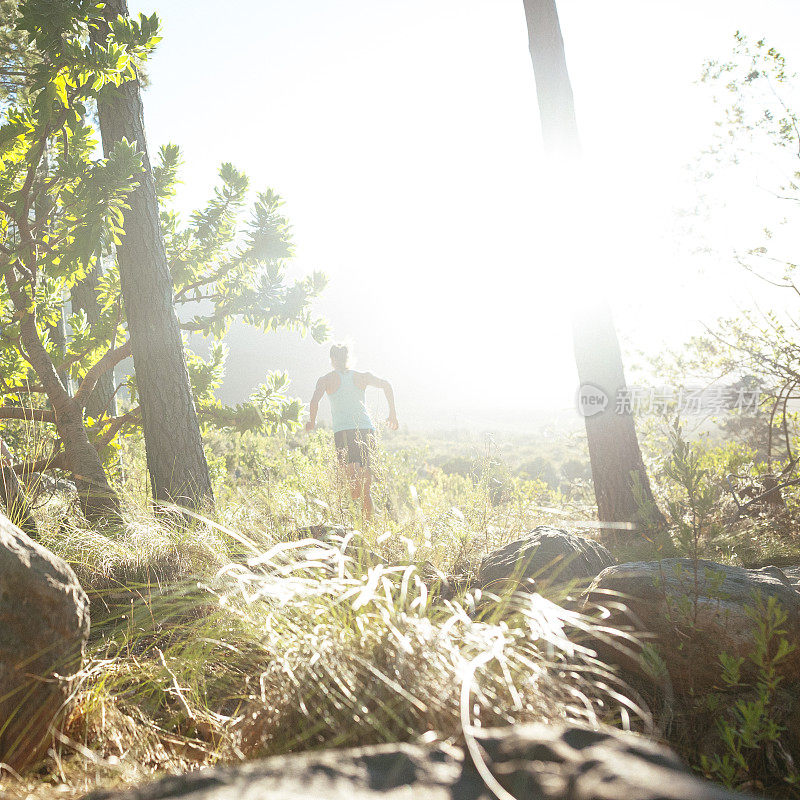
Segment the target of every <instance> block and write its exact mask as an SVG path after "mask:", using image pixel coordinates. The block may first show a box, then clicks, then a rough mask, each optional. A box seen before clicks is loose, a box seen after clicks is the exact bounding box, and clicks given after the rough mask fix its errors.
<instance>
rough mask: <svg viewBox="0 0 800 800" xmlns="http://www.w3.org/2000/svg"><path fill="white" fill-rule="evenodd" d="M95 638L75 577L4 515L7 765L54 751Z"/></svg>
mask: <svg viewBox="0 0 800 800" xmlns="http://www.w3.org/2000/svg"><path fill="white" fill-rule="evenodd" d="M88 636H89V601H88V600H87V598H86V595H85V594H84V592H83V589H81V587H80V585H79V583H78V579H77V578H76V577H75V573H74V572H73V571H72V570H71V569H70V567H69V566H68V565H67V564H66V563H65V562H64V561H62V560H61V559H60V558H57V557H56V556H54V555H53V554H52V553H50V552H49V551H48V550H45V548H44V547H42V546H41V545H39V544H37V543H36V542H34V541H33V540H32V539H30V538H29V537H28V536H26V535H25V534H24V533H23V532H22V531H21V530H20V529H19V528H17V527H16V526H15V525H13V524H12V523H11V522H9V521H8V519H7V518H6V517H4V516H3V515H2V514H0V761H2V762H4V763H6V764H9V765H10V766H11V767H13V768H14V769H16V770H20V769H22V768H24V767H26V766H27V765H29V764H30V763H32V762H33V761H35V760H36V759H37V758H38V757H39V756H40V755H41V754H42V753H43V752H44V751H45V750H46V748H47V746H48V745H49V742H50V733H51V726H52V725H53V723H54V722H57V721H58V719H59V717H60V715H61V714H62V712H63V711H64V704H65V701H66V700H67V698H68V696H69V692H70V688H71V679H72V678H73V677H74V676H75V674H76V672H77V671H78V670H79V669H80V665H81V656H82V655H83V649H84V646H85V644H86V639H87V638H88Z"/></svg>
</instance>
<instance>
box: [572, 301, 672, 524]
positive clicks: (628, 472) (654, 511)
mask: <svg viewBox="0 0 800 800" xmlns="http://www.w3.org/2000/svg"><path fill="white" fill-rule="evenodd" d="M573 337H574V344H575V362H576V364H577V367H578V380H579V382H580V385H581V387H587V388H588V389H589V391H590V393H594V392H595V390H597V389H599V390H600V393H602V394H600V393H597V396H598V397H602V396H603V395H604V396H605V400H606V405H605V408H604V409H603V410H602V411H600V412H599V413H596V414H595V413H591V414H589V415H587V416H586V417H585V421H586V438H587V439H588V442H589V459H590V461H591V464H592V483H593V484H594V494H595V498H596V499H597V515H598V517H599V519H600V521H601V522H615V523H632V524H635V525H637V526H639V525H644V526H652V525H654V524H656V525H657V524H660V523H661V522H662V521H663V519H662V517H661V513H660V512H659V510H658V508H657V506H656V504H655V500H654V498H653V492H652V489H651V487H650V481H649V479H648V477H647V470H646V469H645V466H644V462H643V460H642V452H641V450H640V449H639V440H638V439H637V437H636V428H635V426H634V420H633V414H632V413H630V412H629V411H628V410H627V409H626V408H625V404H624V398H625V392H626V383H625V371H624V368H623V366H622V355H621V353H620V349H619V341H618V340H617V332H616V331H615V330H614V322H613V320H612V318H611V309H610V308H609V307H608V306H607V305H605V304H603V305H602V306H600V307H599V308H598V307H595V308H593V309H592V310H586V311H584V312H583V313H581V314H580V315H579V317H576V319H575V322H574V324H573ZM620 400H622V405H619V404H618V401H620Z"/></svg>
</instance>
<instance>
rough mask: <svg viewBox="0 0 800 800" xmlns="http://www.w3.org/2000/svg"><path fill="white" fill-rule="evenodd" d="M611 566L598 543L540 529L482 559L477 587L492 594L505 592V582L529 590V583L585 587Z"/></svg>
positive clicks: (603, 548)
mask: <svg viewBox="0 0 800 800" xmlns="http://www.w3.org/2000/svg"><path fill="white" fill-rule="evenodd" d="M615 563H616V562H615V560H614V557H613V556H612V555H611V553H609V552H608V550H606V548H605V547H603V545H601V544H599V543H598V542H595V541H593V540H592V539H586V538H584V537H583V536H575V535H574V534H572V533H567V532H566V531H562V530H559V529H558V528H550V527H548V526H546V525H540V526H539V527H538V528H534V530H532V531H531V532H530V533H529V534H527V535H526V536H525V537H524V538H522V539H516V540H515V541H513V542H509V544H507V545H505V546H503V547H501V548H499V549H498V550H494V551H492V552H491V553H489V554H488V555H487V556H485V557H484V559H483V561H481V566H480V570H479V572H478V585H479V586H481V587H482V588H483V589H486V590H488V591H491V592H494V593H495V594H497V593H500V592H502V591H503V590H504V589H505V588H507V585H508V581H513V582H514V583H515V584H518V585H519V587H520V588H532V584H531V583H530V580H531V579H532V580H534V581H535V582H536V586H537V588H540V587H543V586H547V585H554V584H564V583H570V582H584V585H585V584H586V583H588V582H589V581H591V580H592V579H593V578H594V577H595V576H596V575H598V574H599V573H600V572H602V571H603V570H604V569H605V568H606V567H609V566H611V565H612V564H615ZM526 584H527V586H526Z"/></svg>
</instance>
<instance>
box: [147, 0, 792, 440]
mask: <svg viewBox="0 0 800 800" xmlns="http://www.w3.org/2000/svg"><path fill="white" fill-rule="evenodd" d="M154 7H155V6H154V5H153V4H152V3H142V2H138V1H137V2H135V3H133V4H132V9H131V10H132V11H139V10H142V11H152V10H153V8H154ZM157 10H158V12H159V14H160V15H161V17H162V19H163V21H164V28H165V40H164V42H163V43H162V44H161V46H160V49H159V51H158V52H157V54H156V55H155V57H154V58H153V60H152V64H151V66H150V68H149V73H150V74H151V75H152V76H153V77H152V84H151V86H150V87H149V89H148V90H147V93H146V96H145V112H146V124H147V127H148V134H149V138H150V146H151V151H155V149H156V148H157V146H158V145H160V144H161V143H164V142H166V141H175V142H177V143H178V144H180V145H181V146H182V147H183V149H184V156H185V160H186V165H185V168H184V172H183V180H184V185H183V188H182V192H181V195H180V198H179V201H178V205H179V207H180V208H182V209H184V210H186V211H188V210H190V209H191V208H194V207H196V206H199V205H201V204H202V203H203V202H204V201H205V198H206V196H207V195H208V193H209V192H210V189H211V186H212V185H213V181H214V178H215V173H216V170H217V167H218V165H219V163H220V162H221V161H225V160H230V161H233V162H234V163H235V164H236V165H237V166H238V167H239V168H241V169H244V170H245V171H247V172H248V174H249V175H250V177H251V179H252V185H253V187H254V189H259V188H262V187H265V186H272V187H274V188H275V189H277V190H278V191H279V192H280V193H281V194H282V196H283V197H284V198H285V200H286V213H287V215H288V216H289V217H290V219H291V220H292V222H293V224H294V230H295V241H296V252H297V258H296V259H295V262H294V267H293V269H294V270H296V271H297V272H305V271H308V270H311V269H321V270H323V271H324V272H326V273H327V274H328V276H329V278H330V285H329V288H328V290H327V291H326V292H325V294H324V297H323V298H322V300H321V301H320V303H319V306H318V308H319V311H320V313H321V314H323V315H324V316H326V317H327V318H328V319H329V321H330V323H331V326H332V331H333V337H334V339H346V340H350V341H351V342H353V343H354V345H355V350H356V353H357V355H358V365H357V366H359V367H360V368H364V369H371V370H372V371H374V372H376V373H379V374H381V375H385V376H387V377H391V378H392V380H393V382H394V384H395V386H396V390H397V393H398V398H399V402H400V406H401V416H402V418H403V421H404V422H406V423H407V424H409V425H412V426H414V427H420V426H425V425H428V424H433V423H434V422H437V423H447V424H461V423H465V424H469V423H480V424H486V425H501V424H503V422H504V421H509V420H515V419H518V418H519V417H520V414H521V413H522V412H525V411H530V410H531V409H562V410H564V411H565V412H566V411H567V410H568V409H570V408H571V403H572V397H573V394H574V391H575V387H576V377H575V371H574V364H573V359H572V352H571V346H570V337H569V335H568V334H569V325H570V313H571V312H570V306H571V298H574V296H575V295H576V294H579V293H580V291H581V287H585V286H586V285H591V284H590V282H591V280H592V279H596V278H597V277H598V276H602V284H603V288H604V290H605V291H606V292H607V294H608V295H609V296H610V297H611V299H612V301H613V304H614V309H615V313H616V315H617V323H618V327H619V330H620V334H621V337H622V339H623V341H625V342H626V344H627V346H628V350H629V352H634V351H638V350H639V349H650V350H652V349H657V348H660V347H662V346H663V345H664V344H665V343H666V344H675V345H676V344H678V343H680V342H682V341H683V340H685V339H686V338H688V336H689V335H691V334H693V333H695V332H697V330H698V329H699V327H700V325H701V323H702V322H703V321H705V322H711V321H713V319H714V318H716V317H717V316H718V315H719V314H721V313H725V312H727V311H730V310H731V309H732V308H735V307H736V305H737V302H738V300H739V299H740V298H743V297H745V296H746V293H747V292H749V291H750V290H751V289H752V286H751V284H747V283H745V282H744V281H743V280H742V279H741V276H738V275H735V274H734V273H735V271H736V267H735V266H733V263H732V260H731V258H730V252H731V249H732V247H733V246H734V244H735V243H736V236H737V235H739V234H741V235H742V237H743V238H744V234H745V233H746V230H745V228H744V227H743V225H742V220H743V218H746V217H747V212H746V209H747V207H748V204H750V203H757V202H758V198H757V197H755V196H752V197H751V196H749V195H748V196H745V197H743V198H741V199H740V200H741V203H740V205H741V207H742V209H743V210H740V212H739V213H740V215H741V216H740V217H735V216H734V217H733V218H732V219H731V220H730V224H729V226H728V227H727V228H725V227H723V228H722V229H720V230H719V231H718V234H719V240H718V241H715V242H713V243H711V244H712V253H711V254H710V255H709V254H708V253H706V254H704V255H702V256H701V255H697V254H694V253H693V252H692V249H693V246H694V244H695V243H693V242H688V241H684V242H679V243H678V244H677V245H676V244H674V243H671V240H672V239H674V238H675V225H676V222H675V210H676V209H677V208H681V207H685V205H687V204H689V205H691V204H692V203H693V200H692V192H693V191H694V189H693V187H691V185H690V184H691V180H692V175H691V173H690V172H689V171H687V169H686V166H687V165H688V164H689V163H690V162H691V161H692V160H693V159H694V158H695V157H696V156H697V155H698V153H699V152H700V150H701V149H702V148H703V147H704V146H706V145H707V144H708V142H709V140H710V137H711V135H712V131H713V121H714V119H715V114H716V113H717V110H716V109H715V108H714V106H712V105H710V104H709V103H708V90H707V89H706V88H705V87H702V86H698V85H696V81H697V79H698V77H699V75H700V71H701V67H702V63H703V61H704V60H705V59H707V58H710V57H725V56H726V55H727V54H728V53H729V52H730V48H731V43H732V35H733V33H734V31H735V30H737V29H742V30H743V31H744V32H745V33H747V34H749V35H751V36H752V37H754V38H758V37H760V36H765V37H766V38H767V39H768V40H769V41H770V42H771V43H772V44H774V45H775V46H776V47H778V48H779V49H780V50H782V51H783V52H785V53H786V54H787V56H788V57H789V58H790V60H793V61H794V63H795V64H800V44H798V43H797V41H796V37H794V36H792V35H791V34H790V33H789V32H790V31H797V30H798V22H800V13H799V12H798V9H797V5H796V3H793V2H790V0H785V1H783V2H779V1H778V0H773V1H772V2H763V3H759V4H754V3H752V2H704V3H698V2H683V0H667V1H664V2H657V1H654V0H649V2H647V3H642V2H618V1H616V0H608V2H604V3H597V2H589V0H565V2H563V3H560V5H559V13H560V15H561V24H562V29H563V32H564V39H565V42H566V48H567V60H568V65H569V70H570V75H571V78H572V82H573V86H574V91H575V99H576V107H577V113H578V124H579V127H580V131H581V136H582V140H583V145H584V150H585V152H586V162H587V164H588V167H587V170H588V172H589V173H591V181H592V185H593V186H594V187H595V189H594V191H595V192H596V193H597V197H596V198H595V199H592V198H588V199H587V202H585V203H581V202H580V200H581V198H576V208H583V209H585V211H584V213H585V215H586V216H584V214H583V213H582V214H576V218H575V219H574V220H573V221H572V222H573V223H574V230H573V231H571V232H562V233H560V234H559V235H566V236H569V235H573V236H575V237H576V239H579V240H581V241H582V243H583V253H584V256H583V258H582V259H581V262H582V263H581V264H580V265H576V266H575V267H574V268H573V269H570V270H567V271H566V273H567V274H565V270H563V269H559V268H558V267H557V266H554V263H557V261H558V259H557V258H556V257H555V256H556V254H555V253H554V248H557V247H558V242H557V241H556V240H557V238H558V237H554V236H552V235H550V234H551V232H550V231H548V229H547V226H548V215H547V209H548V203H549V198H548V196H547V194H546V192H545V191H544V188H543V187H546V185H547V180H546V175H545V172H544V169H545V166H544V159H543V153H542V148H541V140H540V133H539V123H538V111H537V108H536V100H535V87H534V81H533V73H532V70H531V65H530V59H529V55H528V51H527V38H526V30H525V21H524V16H523V11H522V4H521V3H520V2H519V0H458V1H456V0H435V2H433V1H432V0H380V2H375V0H371V1H370V2H368V1H367V0H302V1H301V2H298V0H270V2H268V3H263V2H255V1H251V0H238V2H235V3H229V4H227V5H226V6H225V13H219V8H218V6H217V4H215V3H212V2H210V1H209V0H196V1H195V2H192V3H191V4H189V3H186V2H185V0H184V2H178V0H162V1H161V2H160V3H158V6H157ZM200 44H202V47H199V46H198V45H200ZM201 50H202V51H203V52H204V53H205V55H204V57H202V58H198V56H197V53H198V52H200V51H201ZM215 106H216V107H217V108H218V109H219V112H218V113H215V110H214V108H215ZM223 109H224V113H223ZM232 112H233V113H232ZM231 118H233V119H235V124H233V125H231V123H230V119H231ZM562 189H563V191H565V192H567V193H569V192H570V191H571V189H570V186H568V185H566V186H563V187H562ZM578 191H582V190H580V189H579V190H578ZM645 253H647V255H646V256H645V255H644V254H645ZM654 253H655V254H656V255H655V256H654V255H653V254H654ZM721 271H727V272H728V273H730V275H731V278H730V279H729V280H726V281H723V285H725V287H726V288H725V289H720V288H719V281H718V278H719V276H720V274H721ZM712 283H713V284H714V288H713V289H712V288H711V287H712ZM688 286H691V287H692V290H691V291H688V290H687V287H688ZM229 341H230V344H231V350H232V352H231V356H230V360H229V366H228V379H227V381H226V385H225V387H224V389H223V391H222V393H221V396H222V397H223V399H225V400H229V401H236V400H241V399H243V398H244V397H246V395H247V393H248V391H249V389H250V388H251V387H252V386H253V385H254V384H256V383H258V382H259V381H260V380H261V378H262V376H263V374H264V372H265V371H266V370H268V369H276V368H277V369H288V370H289V371H290V374H291V375H292V377H293V381H294V382H293V389H294V391H295V392H297V393H299V394H300V395H301V396H302V397H303V398H304V399H307V398H308V395H309V394H310V391H311V389H312V387H313V381H314V379H315V378H316V377H317V375H318V374H320V373H321V372H322V371H324V370H326V369H327V368H328V361H327V347H326V346H320V345H316V344H315V343H313V342H312V341H310V340H307V341H303V340H300V338H299V337H298V336H296V335H293V334H270V335H266V336H263V335H259V334H257V333H256V332H254V331H253V330H252V329H248V328H243V327H239V328H237V329H236V330H235V331H234V332H233V334H232V336H231V338H230V340H229ZM455 407H457V409H458V410H457V411H456V410H455ZM570 413H571V412H570Z"/></svg>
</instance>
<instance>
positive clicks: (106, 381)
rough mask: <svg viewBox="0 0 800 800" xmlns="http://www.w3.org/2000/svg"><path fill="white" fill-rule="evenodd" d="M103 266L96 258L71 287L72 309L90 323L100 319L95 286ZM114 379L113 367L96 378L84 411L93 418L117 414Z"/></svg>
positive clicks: (97, 284)
mask: <svg viewBox="0 0 800 800" xmlns="http://www.w3.org/2000/svg"><path fill="white" fill-rule="evenodd" d="M102 274H103V267H102V264H101V261H100V258H98V261H97V265H96V266H95V268H94V269H93V270H91V271H90V272H89V273H88V274H87V275H86V277H85V278H84V279H83V280H82V281H81V282H80V283H76V284H75V285H74V286H73V287H72V292H71V300H72V310H73V311H83V312H84V313H85V314H86V318H87V319H88V320H89V322H90V323H91V324H92V325H95V324H96V323H97V322H98V321H99V319H100V306H99V304H98V301H97V287H98V286H99V284H100V277H101V275H102ZM115 389H116V387H115V379H114V369H113V367H112V368H111V369H110V370H108V371H106V372H104V373H103V374H102V375H101V376H100V377H99V378H98V380H97V383H96V384H95V387H94V389H93V390H92V393H91V395H89V399H88V400H87V401H86V413H87V414H88V415H89V416H90V417H94V418H95V419H96V418H98V417H100V416H102V415H104V414H105V415H106V416H109V417H116V416H117V397H116V394H115Z"/></svg>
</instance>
